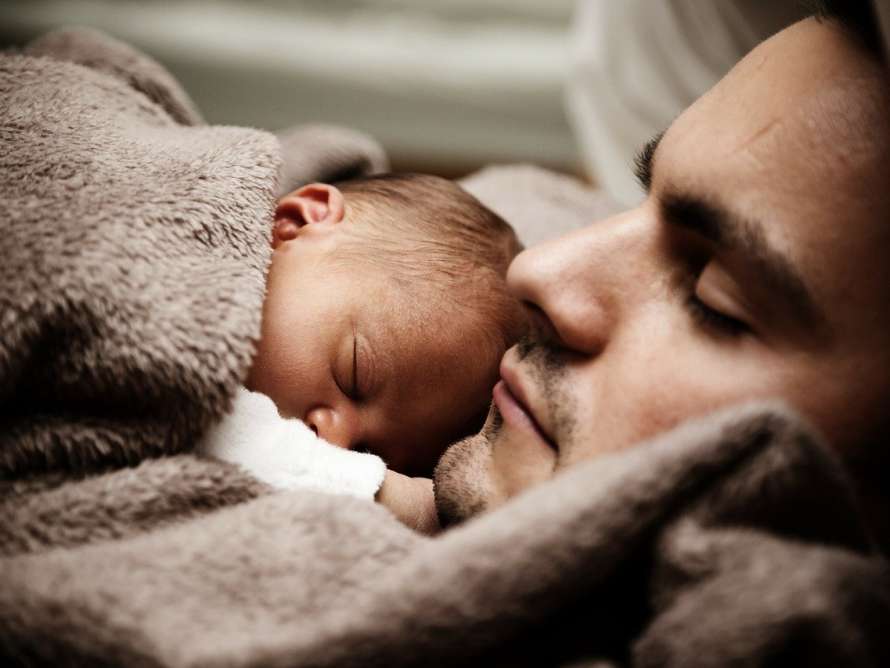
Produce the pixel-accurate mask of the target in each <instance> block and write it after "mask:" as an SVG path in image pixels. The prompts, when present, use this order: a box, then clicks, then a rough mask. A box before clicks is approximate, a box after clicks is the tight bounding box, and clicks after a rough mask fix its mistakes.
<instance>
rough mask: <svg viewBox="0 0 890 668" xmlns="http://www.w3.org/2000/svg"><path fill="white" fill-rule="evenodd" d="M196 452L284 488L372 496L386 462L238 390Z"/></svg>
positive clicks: (263, 398)
mask: <svg viewBox="0 0 890 668" xmlns="http://www.w3.org/2000/svg"><path fill="white" fill-rule="evenodd" d="M197 453H198V454H200V455H206V456H209V457H215V458H217V459H221V460H223V461H227V462H231V463H233V464H238V465H239V466H241V467H242V468H244V469H245V470H247V471H248V472H249V473H251V474H253V475H254V476H256V477H257V478H258V479H259V480H262V481H263V482H265V483H267V484H269V485H272V486H273V487H277V488H279V489H315V490H318V491H322V492H329V493H331V494H349V495H351V496H356V497H359V498H364V499H373V498H374V496H375V495H376V494H377V490H378V489H380V485H381V484H382V483H383V476H384V475H385V473H386V465H385V464H384V463H383V460H382V459H380V457H377V456H376V455H372V454H368V453H364V452H354V451H352V450H346V449H344V448H340V447H337V446H336V445H332V444H331V443H328V442H327V441H324V440H322V439H320V438H319V437H318V436H316V435H315V432H313V431H312V430H311V429H310V428H309V427H308V426H307V425H306V424H305V423H304V422H303V421H301V420H297V419H295V418H283V417H281V416H280V415H279V414H278V410H277V409H276V408H275V404H274V403H273V402H272V400H271V399H270V398H269V397H267V396H266V395H264V394H260V393H258V392H251V391H250V390H247V389H246V388H243V387H242V388H239V390H238V394H237V396H236V397H235V404H234V406H233V409H232V412H231V413H229V414H228V415H226V416H225V417H223V419H222V420H221V421H220V422H218V423H217V424H215V425H213V426H212V427H211V428H210V429H209V430H208V432H207V433H206V434H205V435H204V438H202V439H201V441H200V442H199V443H198V447H197Z"/></svg>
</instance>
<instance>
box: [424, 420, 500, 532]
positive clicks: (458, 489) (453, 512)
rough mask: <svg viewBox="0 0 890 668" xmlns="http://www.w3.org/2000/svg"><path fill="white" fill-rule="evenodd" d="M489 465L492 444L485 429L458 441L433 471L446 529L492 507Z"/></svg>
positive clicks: (442, 519) (442, 521)
mask: <svg viewBox="0 0 890 668" xmlns="http://www.w3.org/2000/svg"><path fill="white" fill-rule="evenodd" d="M486 424H487V423H486ZM490 464H491V443H490V441H489V440H488V438H487V437H486V429H485V428H483V430H482V432H480V433H479V434H476V435H475V436H469V437H467V438H465V439H463V440H462V441H458V442H457V443H455V444H454V445H452V446H451V447H449V448H448V449H447V450H446V451H445V454H443V455H442V458H441V459H440V460H439V463H438V464H437V465H436V470H435V471H434V472H433V492H434V494H435V498H436V511H437V513H438V515H439V523H440V524H441V526H442V527H443V528H444V527H447V526H450V525H452V524H457V523H458V522H462V521H464V520H466V519H468V518H470V517H473V516H474V515H478V514H479V513H481V512H483V511H484V510H486V508H488V507H489V504H490V502H491V499H492V496H493V495H492V489H491V476H490V474H489V470H490Z"/></svg>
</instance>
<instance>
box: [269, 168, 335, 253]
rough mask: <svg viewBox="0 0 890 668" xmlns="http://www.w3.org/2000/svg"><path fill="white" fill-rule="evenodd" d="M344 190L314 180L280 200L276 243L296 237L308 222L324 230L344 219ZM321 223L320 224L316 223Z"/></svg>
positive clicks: (276, 244)
mask: <svg viewBox="0 0 890 668" xmlns="http://www.w3.org/2000/svg"><path fill="white" fill-rule="evenodd" d="M345 213H346V205H345V203H344V200H343V193H341V192H340V191H339V190H338V189H337V188H335V187H334V186H332V185H328V184H327V183H310V184H308V185H305V186H303V187H302V188H299V189H297V190H294V191H293V192H292V193H290V194H288V195H285V196H284V197H282V198H281V199H280V200H278V207H277V208H276V209H275V227H274V229H273V231H272V246H273V247H276V246H278V244H280V243H283V242H285V241H291V240H293V239H296V238H297V236H298V235H299V234H300V229H301V228H304V227H306V226H308V225H311V226H313V227H314V229H318V230H322V229H328V228H333V226H334V225H336V224H338V223H341V222H343V218H344V216H345ZM315 226H317V227H315Z"/></svg>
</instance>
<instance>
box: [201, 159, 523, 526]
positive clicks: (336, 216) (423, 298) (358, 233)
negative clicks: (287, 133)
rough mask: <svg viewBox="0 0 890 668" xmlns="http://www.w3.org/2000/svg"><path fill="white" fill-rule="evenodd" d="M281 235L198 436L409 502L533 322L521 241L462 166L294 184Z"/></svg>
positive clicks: (475, 416) (210, 450) (279, 221)
mask: <svg viewBox="0 0 890 668" xmlns="http://www.w3.org/2000/svg"><path fill="white" fill-rule="evenodd" d="M272 246H273V248H274V252H273V257H272V264H271V268H270V270H269V275H268V279H267V286H266V299H265V303H264V307H263V321H262V333H261V336H260V339H259V342H258V344H257V351H256V356H255V358H254V361H253V366H252V368H251V371H250V374H249V376H248V378H247V381H246V386H247V387H246V388H245V389H243V390H242V391H241V392H240V393H239V395H238V397H237V398H236V401H235V405H234V409H233V411H232V412H231V414H230V415H228V416H227V417H226V418H224V419H223V420H222V421H221V422H220V423H219V424H217V425H216V426H215V427H214V428H213V429H211V431H210V432H209V433H208V434H207V436H206V437H205V438H204V440H203V442H202V444H201V447H200V451H202V452H203V453H205V454H208V455H211V456H215V457H218V458H221V459H225V460H227V461H232V462H235V463H237V464H240V465H241V466H243V467H245V468H247V469H248V470H250V471H251V472H252V473H254V474H255V475H256V476H257V477H259V478H260V479H262V480H265V481H266V482H268V483H270V484H272V485H274V486H277V487H282V488H294V487H310V488H317V489H322V490H326V491H330V492H335V493H346V494H352V495H355V496H359V497H364V498H375V496H376V497H377V498H378V500H381V501H383V502H385V503H386V504H387V505H389V506H390V507H391V508H392V509H393V510H394V511H396V514H397V515H399V514H400V513H399V512H398V507H399V506H400V503H401V499H399V497H400V495H402V493H403V492H404V493H409V490H410V489H411V488H410V487H409V486H408V483H409V481H408V478H406V477H404V476H420V477H428V476H429V475H430V474H431V472H432V469H433V466H434V465H435V463H436V461H437V460H438V457H439V455H440V454H441V453H442V451H443V450H444V449H445V447H446V446H447V445H448V444H450V443H452V442H454V441H455V440H457V439H459V438H461V437H463V436H465V435H466V434H468V433H470V432H472V431H475V430H476V429H477V428H478V427H479V426H480V425H481V423H482V420H483V419H484V415H485V413H486V411H487V408H488V405H489V402H490V398H491V388H492V386H493V385H494V383H495V382H496V379H497V377H498V363H499V360H500V358H501V356H502V355H503V353H504V351H505V350H506V348H507V347H509V346H510V345H512V343H513V342H514V341H515V340H516V339H517V338H518V336H519V335H520V333H521V329H522V327H523V324H524V319H523V315H522V312H521V309H520V307H519V305H518V303H516V302H515V300H514V299H513V298H512V297H511V296H510V295H509V294H508V293H507V291H506V284H505V282H504V276H505V273H506V269H507V266H508V265H509V263H510V261H511V259H512V258H513V256H514V255H515V254H516V253H517V252H518V251H519V249H520V245H519V242H518V241H517V239H516V236H515V235H514V233H513V231H512V229H511V228H510V227H509V226H508V225H507V224H506V223H505V222H504V221H503V220H501V219H500V218H499V217H498V216H497V215H495V214H494V213H493V212H491V211H489V210H488V209H487V208H485V207H484V206H483V205H482V204H480V203H479V202H478V201H477V200H476V199H475V198H474V197H472V196H471V195H469V194H468V193H466V192H465V191H463V190H462V189H460V188H459V187H458V186H456V185H455V184H454V183H452V182H451V181H448V180H446V179H442V178H438V177H433V176H424V175H414V174H405V175H396V174H393V175H383V176H376V177H369V178H364V179H359V180H355V181H350V182H345V183H342V184H340V185H338V186H337V187H335V186H333V185H327V184H322V183H314V184H310V185H307V186H304V187H302V188H300V189H299V190H296V191H294V192H292V193H290V194H289V195H287V196H285V197H283V198H282V199H281V200H280V201H279V203H278V207H277V209H276V220H275V226H274V230H273V239H272ZM335 446H337V447H335ZM387 467H388V468H389V469H391V471H387ZM399 474H404V475H399ZM384 480H385V482H384ZM421 484H423V485H424V488H423V489H424V490H428V491H429V501H430V502H431V501H432V499H431V483H429V481H428V480H427V481H424V482H423V483H421ZM381 486H383V487H382V488H381ZM413 489H414V490H415V492H416V489H417V488H416V486H415V487H414V488H413ZM421 494H422V495H424V496H425V495H426V494H425V491H423V492H421ZM403 519H404V518H403Z"/></svg>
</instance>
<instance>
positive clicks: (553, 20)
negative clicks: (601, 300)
mask: <svg viewBox="0 0 890 668" xmlns="http://www.w3.org/2000/svg"><path fill="white" fill-rule="evenodd" d="M573 5H574V2H573V0H301V1H293V2H291V1H287V0H138V1H137V0H3V1H2V2H0V44H2V45H3V46H9V45H15V44H21V43H23V42H25V41H27V40H29V39H31V38H33V37H34V36H36V35H38V34H40V33H42V32H45V31H47V30H50V29H52V28H55V27H59V26H63V25H72V24H78V25H88V26H92V27H96V28H100V29H102V30H104V31H106V32H108V33H110V34H112V35H114V36H115V37H118V38H120V39H122V40H124V41H126V42H129V43H131V44H133V45H135V46H136V47H138V48H140V49H142V50H144V51H145V52H147V53H149V54H150V55H152V56H153V57H155V58H156V59H157V60H159V61H160V62H161V63H163V64H164V65H165V66H166V67H167V68H168V69H170V71H171V72H173V74H174V75H175V76H176V77H178V79H179V80H180V81H181V83H182V84H183V86H184V87H185V89H186V90H187V91H188V92H189V93H190V94H191V95H192V97H193V98H194V100H195V101H196V103H197V104H198V106H199V108H200V109H201V111H202V112H203V114H204V116H205V118H206V119H207V121H208V122H210V123H223V124H236V125H251V126H256V127H261V128H265V129H270V130H275V129H280V128H283V127H286V126H288V125H292V124H297V123H305V122H311V121H325V122H331V123H340V124H344V125H348V126H351V127H354V128H358V129H360V130H364V131H366V132H368V133H370V134H371V135H373V136H374V137H376V138H377V139H378V140H379V141H380V142H382V143H383V145H384V146H385V148H386V150H387V151H388V153H389V155H390V158H391V160H392V163H393V166H394V167H395V168H397V169H413V170H423V171H431V172H435V173H440V174H444V175H447V176H456V175H460V174H463V173H466V172H469V171H472V170H473V169H475V168H476V167H478V166H480V165H482V164H488V163H492V162H517V161H534V162H536V163H538V164H541V165H545V166H548V167H551V168H555V169H558V170H561V171H568V172H580V170H581V167H580V159H579V156H578V153H577V150H576V148H575V142H574V140H573V137H572V132H571V130H570V128H569V124H568V122H567V120H566V114H565V111H564V105H563V90H564V87H565V80H566V75H567V72H568V57H569V53H568V51H569V42H568V39H567V36H568V33H569V26H570V21H571V17H572V9H573Z"/></svg>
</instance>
